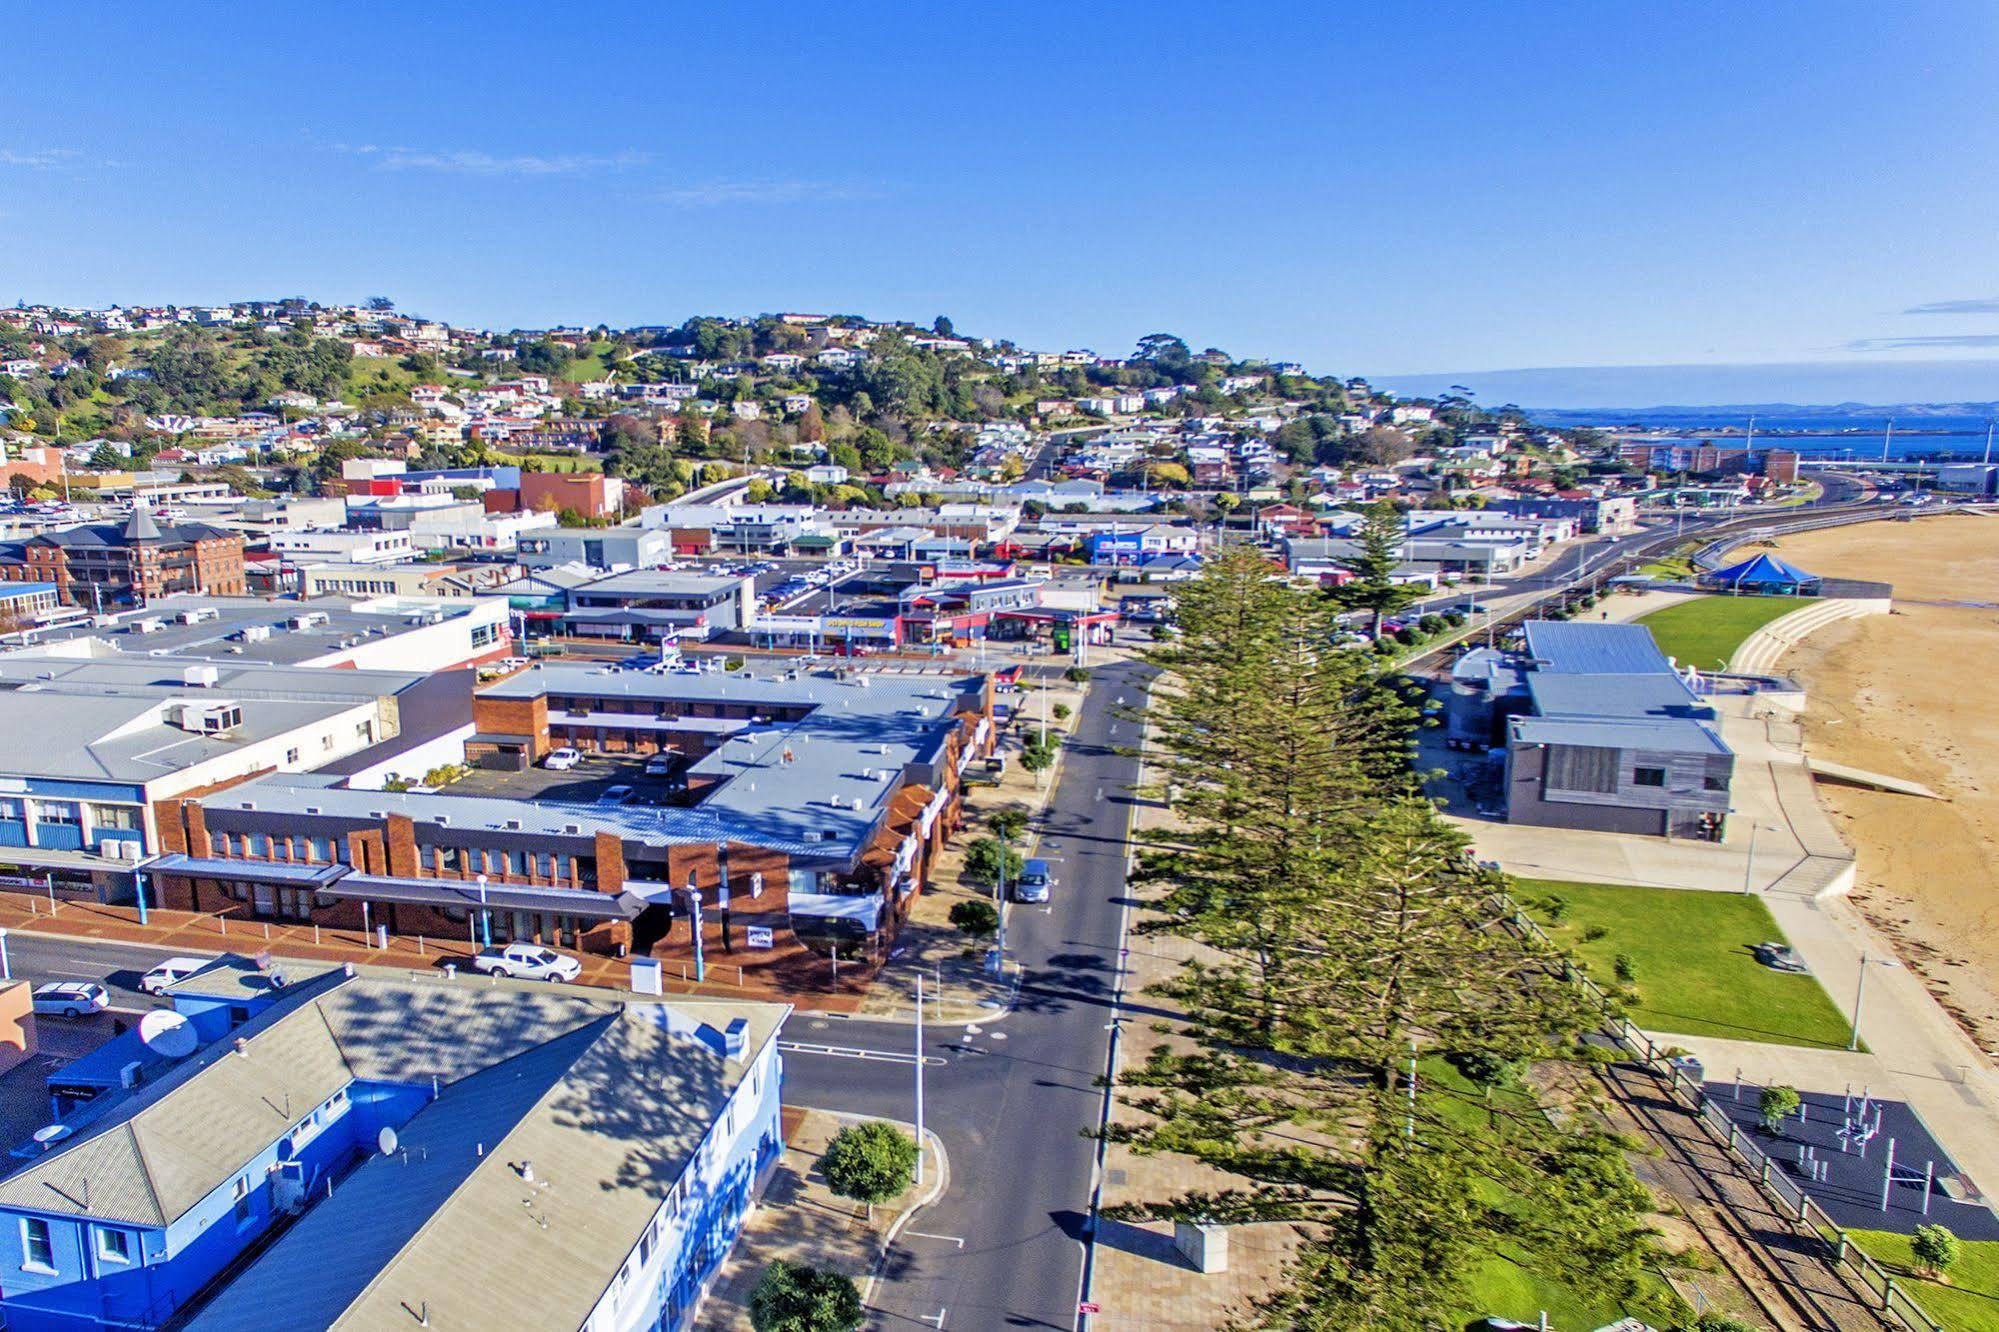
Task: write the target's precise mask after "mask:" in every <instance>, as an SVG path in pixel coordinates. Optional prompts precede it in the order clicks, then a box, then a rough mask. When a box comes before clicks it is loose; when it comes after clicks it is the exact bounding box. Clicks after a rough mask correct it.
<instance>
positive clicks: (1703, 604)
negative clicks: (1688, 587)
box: [1638, 597, 1811, 671]
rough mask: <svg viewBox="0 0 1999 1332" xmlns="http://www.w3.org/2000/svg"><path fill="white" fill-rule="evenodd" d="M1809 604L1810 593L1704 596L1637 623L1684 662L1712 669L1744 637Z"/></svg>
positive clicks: (1730, 652) (1682, 663)
mask: <svg viewBox="0 0 1999 1332" xmlns="http://www.w3.org/2000/svg"><path fill="white" fill-rule="evenodd" d="M1810 604H1811V598H1809V597H1700V598H1697V599H1696V600H1693V601H1683V602H1681V603H1680V604H1679V605H1677V606H1668V607H1666V609H1664V610H1661V611H1653V612H1652V613H1651V614H1650V615H1647V616H1645V617H1644V618H1643V619H1641V620H1639V621H1638V623H1640V624H1642V625H1644V626H1645V627H1646V628H1647V629H1650V630H1651V631H1652V637H1653V638H1654V639H1655V640H1657V642H1658V644H1659V650H1660V651H1661V652H1663V653H1665V654H1666V655H1667V656H1669V657H1671V658H1672V659H1673V660H1674V661H1676V662H1678V663H1679V664H1680V665H1682V666H1696V667H1699V668H1700V669H1701V670H1704V671H1712V670H1718V669H1720V668H1721V667H1722V666H1724V665H1726V664H1727V662H1728V659H1729V658H1730V657H1731V656H1733V655H1734V654H1735V649H1736V648H1738V647H1740V646H1741V645H1742V640H1743V639H1745V638H1747V637H1749V635H1751V634H1753V633H1755V632H1756V631H1757V630H1758V629H1760V628H1762V627H1763V626H1764V625H1766V624H1768V623H1770V621H1772V620H1774V619H1776V618H1777V617H1778V616H1780V615H1788V614H1789V613H1790V612H1792V611H1794V610H1796V609H1797V608H1798V607H1800V606H1808V605H1810Z"/></svg>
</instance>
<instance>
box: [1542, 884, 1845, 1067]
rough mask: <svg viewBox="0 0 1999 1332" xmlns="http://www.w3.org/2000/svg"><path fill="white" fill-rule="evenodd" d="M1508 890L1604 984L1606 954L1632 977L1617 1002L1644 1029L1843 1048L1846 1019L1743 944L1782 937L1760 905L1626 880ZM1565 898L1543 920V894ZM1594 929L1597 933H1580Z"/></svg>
mask: <svg viewBox="0 0 1999 1332" xmlns="http://www.w3.org/2000/svg"><path fill="white" fill-rule="evenodd" d="M1518 884H1519V887H1518V889H1517V891H1516V893H1515V896H1516V897H1517V898H1518V899H1519V901H1520V902H1521V903H1522V905H1524V906H1526V907H1527V908H1528V909H1529V911H1530V912H1531V914H1533V915H1534V917H1535V918H1536V919H1537V920H1539V921H1540V922H1541V924H1542V925H1543V927H1544V928H1546V929H1547V931H1548V933H1549V935H1550V936H1552V937H1553V938H1554V939H1555V941H1556V942H1557V943H1559V944H1561V945H1562V947H1564V948H1566V949H1567V950H1568V951H1569V953H1570V954H1571V955H1572V956H1574V957H1575V958H1576V959H1577V960H1578V961H1579V962H1581V963H1583V964H1585V965H1586V966H1587V967H1588V969H1589V974H1590V976H1591V977H1592V978H1593V979H1594V980H1596V981H1597V983H1598V984H1600V985H1603V986H1604V987H1605V988H1607V989H1616V988H1618V982H1617V980H1616V970H1615V967H1616V957H1617V955H1618V954H1619V953H1623V954H1624V955H1626V956H1627V957H1629V958H1630V959H1631V962H1632V965H1633V968H1634V975H1635V977H1636V979H1635V981H1634V982H1633V984H1632V986H1631V987H1630V988H1632V989H1635V990H1636V992H1637V1001H1636V1002H1635V1003H1627V1005H1626V1012H1627V1013H1628V1015H1629V1016H1630V1018H1631V1020H1632V1021H1633V1022H1636V1023H1637V1024H1638V1025H1639V1026H1641V1027H1644V1028H1645V1029H1647V1030H1648V1031H1672V1032H1681V1033H1683V1034H1685V1035H1688V1036H1723V1037H1728V1038H1730V1039H1733V1040H1740V1041H1771V1042H1775V1043H1777V1044H1780V1045H1811V1046H1818V1047H1820V1048H1822V1049H1829V1050H1844V1049H1845V1048H1846V1041H1847V1036H1848V1034H1849V1032H1850V1027H1849V1024H1848V1023H1847V1020H1846V1019H1845V1018H1843V1017H1841V1016H1840V1013H1839V1010H1838V1009H1836V1008H1834V1007H1833V1005H1832V1000H1830V999H1828V998H1827V997H1826V993H1825V991H1824V990H1823V989H1821V988H1820V987H1819V983H1818V982H1817V981H1816V980H1814V979H1813V978H1812V977H1810V976H1800V975H1794V974H1787V973H1785V972H1781V971H1772V970H1770V969H1769V968H1768V967H1766V966H1764V965H1763V964H1762V963H1760V962H1758V961H1757V960H1756V959H1755V957H1754V956H1753V955H1752V954H1751V952H1750V949H1751V948H1752V947H1753V946H1754V945H1756V944H1758V943H1761V942H1763V941H1764V940H1766V939H1770V940H1775V941H1777V942H1783V940H1784V935H1783V933H1782V932H1781V931H1780V930H1778V928H1777V923H1776V921H1774V920H1772V919H1771V918H1770V911H1769V908H1767V907H1765V906H1764V905H1763V903H1762V902H1761V901H1760V900H1758V899H1757V898H1754V897H1747V896H1743V895H1741V894H1738V893H1709V892H1696V891H1692V890H1685V889H1676V888H1627V887H1621V886H1618V885H1615V884H1603V883H1562V882H1556V881H1552V880H1545V879H1521V880H1518ZM1549 897H1559V898H1561V899H1562V900H1563V901H1564V902H1566V903H1567V904H1568V911H1567V914H1566V915H1565V916H1564V918H1563V919H1561V920H1559V921H1556V920H1553V919H1552V918H1551V917H1550V915H1549V912H1548V910H1547V909H1546V907H1545V906H1544V905H1543V903H1544V901H1545V899H1547V898H1549ZM1596 930H1601V931H1602V933H1601V935H1600V936H1599V937H1597V938H1594V939H1592V938H1588V937H1586V936H1587V935H1588V934H1590V933H1593V932H1595V931H1596Z"/></svg>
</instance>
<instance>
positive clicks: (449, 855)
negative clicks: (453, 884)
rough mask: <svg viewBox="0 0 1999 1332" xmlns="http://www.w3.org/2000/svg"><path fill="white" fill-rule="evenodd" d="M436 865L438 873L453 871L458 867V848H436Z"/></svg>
mask: <svg viewBox="0 0 1999 1332" xmlns="http://www.w3.org/2000/svg"><path fill="white" fill-rule="evenodd" d="M437 867H438V872H439V873H445V874H449V873H455V872H456V871H457V869H458V848H457V847H455V846H443V847H439V848H438V850H437Z"/></svg>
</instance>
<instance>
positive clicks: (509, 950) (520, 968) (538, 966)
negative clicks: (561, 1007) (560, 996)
mask: <svg viewBox="0 0 1999 1332" xmlns="http://www.w3.org/2000/svg"><path fill="white" fill-rule="evenodd" d="M472 969H473V970H474V971H483V972H485V973H487V974H488V975H492V976H512V977H515V978H517V979H520V980H545V981H573V980H575V979H576V978H577V977H578V976H580V975H582V974H583V964H582V963H581V962H578V961H577V960H576V959H575V958H573V957H570V956H568V955H567V954H566V953H558V952H556V951H555V950H554V949H553V948H543V947H542V946H541V945H540V944H529V943H510V944H508V945H506V946H505V947H504V948H488V949H486V950H485V951H483V952H481V953H480V954H479V956H477V957H475V958H473V959H472Z"/></svg>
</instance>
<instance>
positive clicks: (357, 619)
mask: <svg viewBox="0 0 1999 1332" xmlns="http://www.w3.org/2000/svg"><path fill="white" fill-rule="evenodd" d="M364 607H371V608H367V609H364ZM485 608H486V606H485V603H482V602H479V601H477V600H475V599H472V598H437V597H394V596H388V597H359V598H357V597H343V596H323V597H311V598H307V599H305V600H300V601H265V600H261V599H258V598H255V597H214V596H208V595H205V594H195V593H186V594H181V595H177V596H171V597H162V598H160V599H159V600H157V601H153V602H150V603H148V604H147V605H146V606H145V607H143V608H141V609H138V610H131V611H123V612H120V613H119V614H118V617H117V620H118V622H117V624H116V625H115V626H99V625H94V624H91V623H88V622H86V623H83V624H80V625H77V626H75V627H74V628H72V629H69V630H64V631H56V632H51V633H47V634H42V635H40V636H39V639H40V642H42V643H44V644H47V643H55V642H64V641H68V640H70V639H78V638H98V639H103V640H105V641H107V642H109V643H110V644H111V645H112V646H113V647H115V648H117V649H118V650H119V651H120V652H127V653H133V654H139V653H163V652H170V653H174V654H176V655H180V656H191V657H209V658H216V659H219V660H223V661H227V660H230V659H232V658H235V659H241V660H244V661H262V662H274V663H280V664H293V665H296V664H299V663H302V662H308V661H313V660H316V659H317V658H320V657H324V656H328V655H330V654H332V653H335V652H338V651H340V650H341V644H342V643H344V642H348V641H350V640H365V639H369V638H386V637H392V636H394V635H396V634H399V633H403V632H406V631H407V630H408V629H410V628H411V627H413V621H415V620H416V619H417V617H419V616H423V615H432V614H435V615H442V616H443V617H444V618H445V619H455V618H457V617H459V616H463V615H468V614H470V613H472V612H473V611H474V610H475V609H476V610H484V609H485ZM187 610H213V611H214V612H216V617H215V618H214V619H210V620H203V621H201V622H200V623H197V624H181V623H179V622H178V620H177V619H176V618H175V617H177V616H178V615H179V614H180V612H182V611H187ZM314 612H317V613H318V614H321V615H324V616H326V619H327V622H326V623H324V624H315V625H312V626H310V627H308V628H303V629H293V628H290V627H289V621H291V620H292V619H293V618H295V617H297V616H301V615H306V614H310V613H314ZM148 620H161V621H164V623H163V624H161V625H160V626H159V627H158V628H157V629H153V630H152V631H150V632H147V633H140V632H138V631H137V629H136V628H135V626H136V625H138V624H140V623H141V622H144V621H148ZM253 627H262V628H266V629H269V630H270V631H271V632H270V637H268V638H264V639H260V640H257V641H246V640H243V639H241V638H239V637H237V635H240V634H241V633H242V631H243V630H245V629H248V628H253ZM238 649H240V651H239V650H238Z"/></svg>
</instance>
